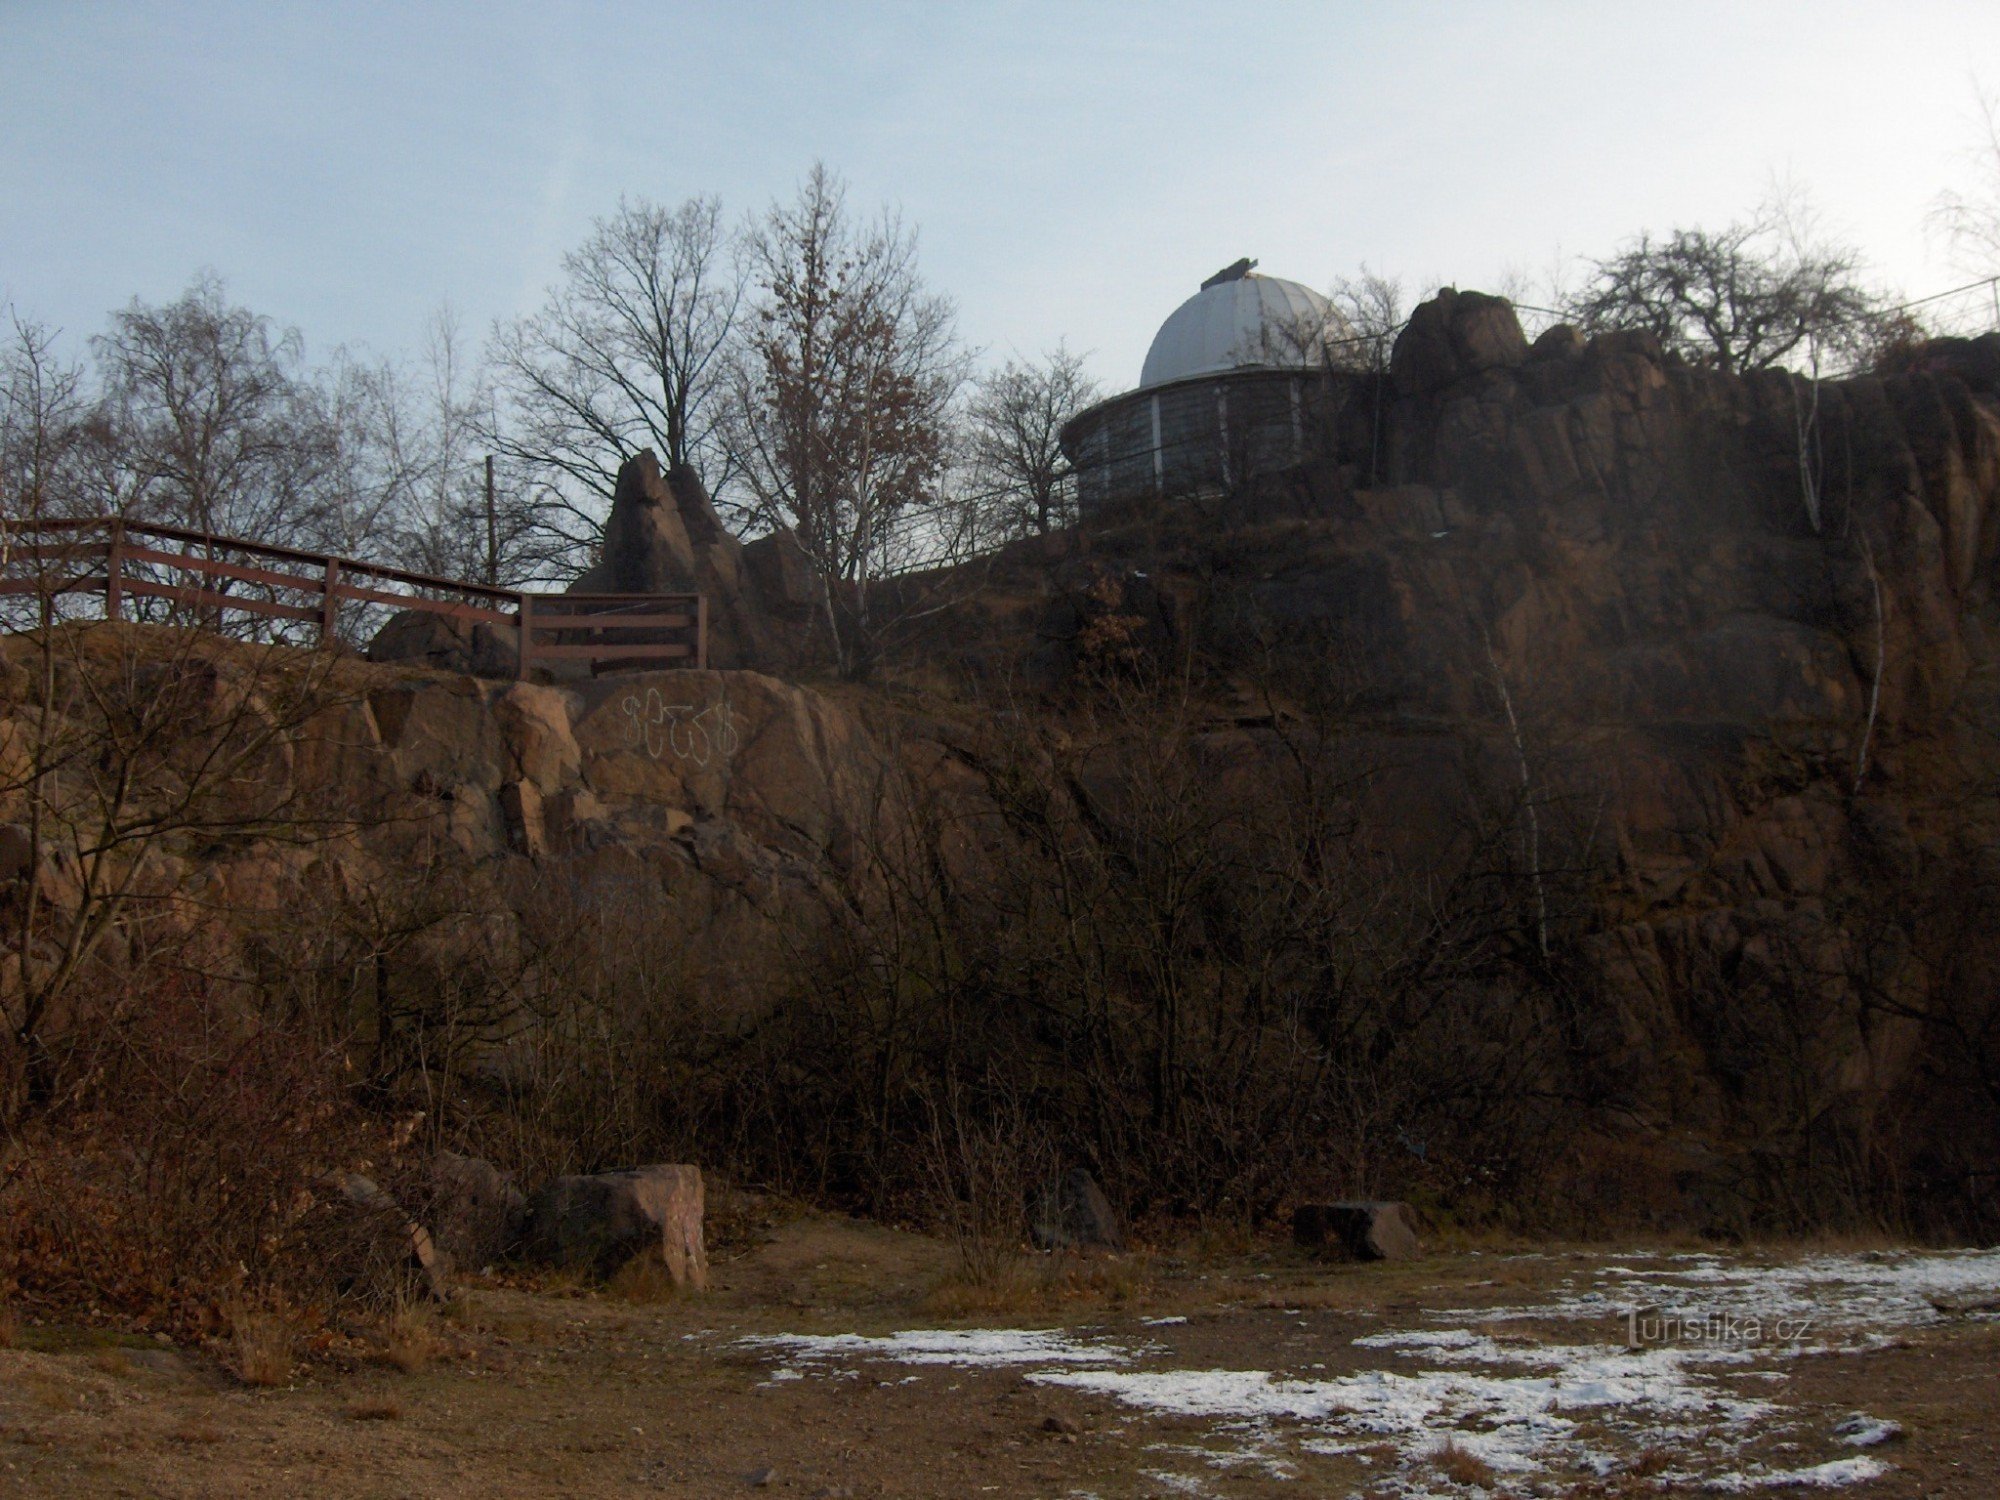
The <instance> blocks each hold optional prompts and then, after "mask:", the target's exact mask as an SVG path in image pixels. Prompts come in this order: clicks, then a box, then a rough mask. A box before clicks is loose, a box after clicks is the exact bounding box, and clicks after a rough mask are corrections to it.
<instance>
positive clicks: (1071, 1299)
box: [923, 1255, 1153, 1318]
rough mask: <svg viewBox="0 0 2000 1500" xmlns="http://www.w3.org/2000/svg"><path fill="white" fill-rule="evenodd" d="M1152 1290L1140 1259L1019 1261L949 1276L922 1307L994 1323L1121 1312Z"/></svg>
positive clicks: (944, 1314)
mask: <svg viewBox="0 0 2000 1500" xmlns="http://www.w3.org/2000/svg"><path fill="white" fill-rule="evenodd" d="M1152 1288H1153V1278H1152V1262H1151V1260H1150V1259H1149V1258H1148V1257H1147V1256H1145V1255H1107V1256H1090V1257H1082V1256H1069V1255H1057V1256H1050V1257H1048V1258H1046V1259H1042V1260H1030V1259H1027V1258H1025V1257H1022V1258H1017V1259H1015V1260H1012V1261H1008V1262H1004V1263H1002V1264H1001V1265H1000V1266H998V1267H996V1268H994V1269H992V1270H990V1271H988V1272H987V1273H986V1274H983V1275H978V1276H974V1275H969V1274H967V1272H966V1271H965V1270H964V1269H963V1268H960V1269H957V1270H954V1271H952V1272H951V1273H950V1274H948V1275H946V1276H945V1277H943V1278H942V1279H941V1280H940V1281H938V1282H937V1284H936V1285H934V1286H933V1287H932V1288H931V1289H930V1291H929V1292H928V1293H927V1294H926V1295H925V1297H924V1304H923V1305H924V1310H925V1311H926V1312H928V1313H932V1314H935V1315H936V1316H938V1317H943V1318H966V1317H995V1316H1002V1315H1019V1314H1032V1313H1043V1312H1048V1311H1050V1310H1051V1309H1054V1308H1058V1307H1063V1306H1067V1305H1071V1304H1075V1303H1085V1304H1096V1305H1099V1306H1107V1307H1122V1306H1125V1305H1126V1304H1128V1303H1132V1302H1138V1301H1141V1300H1143V1299H1144V1298H1145V1297H1146V1296H1147V1295H1148V1293H1150V1292H1151V1291H1152Z"/></svg>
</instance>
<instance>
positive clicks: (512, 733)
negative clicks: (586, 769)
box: [493, 682, 583, 794]
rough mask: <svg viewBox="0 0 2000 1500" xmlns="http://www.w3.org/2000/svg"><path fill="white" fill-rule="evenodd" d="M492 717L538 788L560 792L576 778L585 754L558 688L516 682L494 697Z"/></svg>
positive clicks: (524, 772)
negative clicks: (578, 746) (571, 725)
mask: <svg viewBox="0 0 2000 1500" xmlns="http://www.w3.org/2000/svg"><path fill="white" fill-rule="evenodd" d="M493 718H494V720H495V721H496V722H497V723H498V724H499V726H500V737H501V739H502V741H503V742H504V743H505V744H506V746H507V754H508V756H509V757H510V758H511V759H512V760H513V762H514V764H515V765H516V766H517V767H518V768H519V769H520V774H521V775H522V776H523V777H524V778H526V779H527V780H529V781H532V782H533V783H534V784H535V789H536V790H537V791H540V792H542V793H545V794H546V793H549V792H556V791H560V790H562V789H563V788H564V787H566V786H570V785H572V784H573V783H574V782H575V781H576V777H577V771H578V769H579V767H580V766H581V765H582V763H583V755H582V752H581V751H579V750H578V749H577V746H576V736H575V735H574V734H573V733H572V732H571V729H570V721H569V704H568V702H567V700H566V699H565V698H564V697H563V694H562V692H561V691H560V690H559V689H556V688H548V687H537V686H534V685H533V684H531V683H526V682H517V683H515V684H514V685H513V686H512V687H509V688H506V689H504V690H503V691H502V692H501V693H500V695H499V696H498V697H497V698H495V699H494V701H493Z"/></svg>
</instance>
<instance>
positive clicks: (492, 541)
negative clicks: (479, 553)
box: [486, 453, 500, 588]
mask: <svg viewBox="0 0 2000 1500" xmlns="http://www.w3.org/2000/svg"><path fill="white" fill-rule="evenodd" d="M499 582H500V522H499V519H498V517H497V516H496V515H495V513H494V508H493V455H492V454H490V453H489V454H487V455H486V586H487V587H488V588H494V587H497V586H498V585H499Z"/></svg>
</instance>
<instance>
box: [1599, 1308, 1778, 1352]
mask: <svg viewBox="0 0 2000 1500" xmlns="http://www.w3.org/2000/svg"><path fill="white" fill-rule="evenodd" d="M1812 1326H1813V1320H1812V1319H1811V1318H1765V1317H1760V1316H1758V1315H1757V1314H1755V1313H1720V1312H1712V1313H1707V1314H1703V1315H1701V1316H1698V1317H1690V1316H1688V1315H1686V1314H1683V1313H1663V1312H1653V1311H1649V1310H1642V1309H1639V1308H1636V1307H1635V1308H1633V1309H1631V1310H1630V1311H1628V1312H1627V1313H1626V1314H1625V1343H1626V1346H1627V1347H1628V1348H1632V1349H1639V1348H1643V1347H1645V1346H1646V1345H1648V1344H1796V1343H1799V1342H1800V1341H1801V1340H1803V1339H1805V1338H1807V1337H1808V1336H1810V1335H1811V1333H1812Z"/></svg>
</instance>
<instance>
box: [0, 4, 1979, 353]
mask: <svg viewBox="0 0 2000 1500" xmlns="http://www.w3.org/2000/svg"><path fill="white" fill-rule="evenodd" d="M1982 69H1983V70H1984V72H1983V78H1984V82H1985V85H1986V87H1987V88H1988V89H1989V90H1992V89H2000V0H1968V3H1945V0H1932V3H1925V0H1894V3H1891V0H1874V3H1868V4H1836V3H1827V0H1820V3H1815V4H1790V3H1775V0H1730V3H1721V4H1710V3H1706V0H1682V3H1676V4H1671V5H1667V4H1645V5H1640V4H1626V3H1611V4H1607V3H1603V0H1593V3H1587V4H1557V3H1541V4H1537V3H1532V0H1516V3H1511V4H1497V3H1495V4H1485V3H1469V0H1468V3H1455V4H1451V3H1439V4H1408V3H1397V4H1391V3H1387V0H1384V3H1379V4H1359V3H1332V0H1324V3H1319V4H1311V3H1304V4H1269V3H1255V0H1223V3H1218V0H1197V3H1187V4H1180V3H1164V0H1150V3H1129V4H1127V3H1116V4H1114V3H1093V0H1067V3H1063V4H1039V3H1019V4H1000V3H990V4H978V3H962V4H961V3H945V0H929V3H921V4H915V3H913V4H893V3H878V4H858V3H850V4H841V3H835V0H818V3H799V4H790V3H760V0H727V3H713V4H711V3H655V4H646V5H638V4H635V5H617V4H586V3H568V4H565V3H559V0H540V3H535V4H511V3H487V4H481V5H477V6H474V5H461V6H444V5H424V4H414V3H408V0H405V3H399V4H393V5H358V4H335V3H325V4H313V5H307V4H289V3H283V0H257V3H252V4H240V5H239V4H227V3H212V4H203V5H167V4H156V5H129V4H116V3H104V0H96V3H80V0H0V300H4V301H8V302H11V303H12V304H13V305H14V307H15V309H16V310H17V311H18V312H19V313H21V314H23V315H26V316H30V317H34V318H38V319H40V320H42V321H45V322H48V323H52V324H55V325H58V326H60V327H61V328H63V329H64V330H66V331H67V332H68V333H69V334H70V335H71V336H72V337H73V338H74V339H75V340H76V347H77V348H78V349H79V350H80V348H81V339H82V338H83V337H84V336H86V335H88V334H90V333H93V332H96V331H98V330H99V329H101V328H102V326H103V324H104V321H105V316H106V314H107V313H108V312H109V311H110V310H111V309H112V308H114V307H118V306H122V305H123V304H125V303H126V302H127V301H129V300H130V299H131V298H133V297H134V296H137V297H141V298H145V299H147V300H165V299H168V298H171V297H172V296H173V295H175V294H176V293H177V292H178V291H179V290H180V289H181V288H182V287H183V286H185V285H186V283H187V282H188V280H189V279H190V277H191V276H192V275H193V274H194V273H195V272H196V271H197V270H198V269H200V268H203V267H209V268H213V269H214V270H215V271H217V272H219V273H220V274H221V275H222V277H223V278H224V279H225V281H226V282H227V284H228V287H229V290H230V292H231V294H232V296H233V297H234V298H235V299H236V300H238V301H240V302H242V303H244V304H246V305H248V306H250V307H252V308H254V309H256V310H257V311H260V312H264V313H267V314H269V315H271V316H272V317H273V318H274V319H276V320H278V321H279V322H281V323H286V324H292V325H296V326H297V327H299V328H300V329H302V330H303V332H304V333H305V335H306V338H307V342H308V347H309V350H311V351H312V352H314V353H316V354H324V353H325V352H327V351H328V350H329V349H330V348H331V347H332V346H333V345H335V344H339V343H348V344H354V345H365V346H367V347H369V348H371V349H373V350H375V351H378V352H380V353H384V354H400V353H403V352H405V351H408V350H410V349H411V348H413V347H414V345H415V343H416V340H417V336H418V332H419V330H420V328H421V327H422V325H423V323H424V321H425V320H426V318H427V317H428V316H429V315H430V313H431V312H432V311H433V310H434V309H435V308H436V307H437V306H438V305H439V304H440V303H443V302H446V301H449V302H450V303H451V304H452V305H453V306H454V307H455V309H456V310H457V311H458V313H459V315H460V317H461V319H462V321H463V322H464V323H465V324H466V325H467V326H468V327H469V328H470V329H472V330H474V331H478V332H481V333H483V331H484V330H485V329H486V328H487V327H488V326H489V325H490V323H491V321H492V320H493V319H494V318H496V317H505V316H508V315H511V314H514V313H518V312H521V311H525V310H527V309H528V308H530V307H531V306H532V305H533V304H534V303H535V302H536V301H537V300H538V299H539V296H540V293H541V290H542V288H543V287H544V286H546V285H547V283H548V282H549V281H550V280H551V278H552V277H554V276H555V275H556V273H557V270H558V263H559V260H560V257H561V255H562V252H563V251H564V250H565V249H566V248H568V247H569V246H571V245H573V244H574V243H575V242H576V241H577V240H579V239H580V238H581V237H582V236H583V235H584V234H585V233H586V231H587V229H588V227H589V223H590V220H591V219H592V218H593V217H594V216H597V215H601V214H603V213H605V212H607V211H608V210H610V209H611V208H612V207H613V206H614V205H615V204H616V202H617V200H618V197H619V195H620V194H621V193H624V194H635V195H636V194H643V195H646V196H649V197H653V198H656V199H662V200H667V201H678V200H680V199H681V198H684V197H687V196H689V195H691V194H696V193H708V192H713V193H718V194H720V195H721V196H722V198H723V200H724V202H725V205H726V206H727V207H728V208H729V209H730V210H732V211H736V212H740V211H748V210H753V209H757V208H760V207H762V206H764V205H766V204H768V202H769V201H770V200H771V199H772V198H773V197H774V196H781V195H788V194H789V193H790V192H791V190H792V188H793V186H794V185H795V184H796V182H797V180H798V178H799V176H800V175H801V173H802V172H803V171H804V170H805V169H806V167H807V166H808V165H809V164H810V163H811V162H812V161H813V159H814V158H816V157H817V158H822V159H824V160H825V161H826V162H827V163H828V164H829V165H830V166H832V167H833V168H835V169H836V170H837V171H839V172H841V173H843V174H844V175H845V176H846V177H847V178H848V180H849V183H850V186H851V193H852V201H854V202H855V203H856V204H857V205H860V206H864V207H865V206H869V205H873V204H876V203H881V202H885V201H886V202H891V203H894V204H895V205H897V206H899V207H900V208H901V210H902V212H903V215H904V217H905V219H906V221H907V222H909V223H911V224H913V225H915V226H917V227H918V228H919V230H920V231H921V243H922V262H923V266H924V268H925V271H926V273H927V275H928V276H929V278H930V279H931V281H932V282H933V284H934V285H935V286H936V287H938V288H939V289H940V290H943V291H945V292H948V293H949V294H951V295H952V296H953V297H954V298H955V299H956V300H957V302H958V305H959V309H960V321H961V328H962V331H963V332H964V334H965V336H966V337H967V338H968V339H969V340H970V341H971V342H972V343H974V344H975V345H977V346H979V347H981V348H983V349H985V350H987V351H989V352H991V353H994V354H1005V353H1008V352H1012V351H1020V352H1023V353H1031V352H1034V351H1036V350H1040V349H1044V348H1046V347H1048V346H1050V345H1052V344H1054V343H1055V341H1056V340H1058V339H1065V338H1066V339H1067V340H1068V341H1069V343H1070V344H1071V346H1072V347H1074V348H1077V349H1081V350H1085V351H1088V352H1089V354H1090V356H1091V363H1092V366H1093V368H1094V370H1095V372H1096V373H1097V374H1098V375H1099V376H1100V377H1101V378H1103V379H1104V380H1105V381H1106V382H1107V383H1108V384H1110V385H1112V386H1114V387H1119V386H1125V385H1129V384H1131V383H1133V382H1134V381H1135V380H1136V378H1137V375H1138V369H1139V363H1140V360H1141V359H1142V357H1143V356H1144V354H1145V350H1146V345H1147V343H1148V342H1149V340H1150V339H1151V337H1152V334H1153V331H1154V330H1155V329H1156V328H1157V327H1158V325H1159V323H1160V322H1161V320H1162V319H1163V318H1165V317H1166V315H1167V314H1168V313H1169V312H1171V311H1172V310H1173V309H1174V307H1175V306H1176V305H1177V304H1178V303H1179V302H1180V301H1181V300H1182V299H1183V298H1185V297H1186V296H1188V295H1189V294H1191V293H1192V292H1193V291H1194V290H1195V287H1196V285H1197V283H1198V282H1199V281H1200V280H1201V279H1202V278H1203V277H1204V276H1206V275H1208V274H1209V273H1210V272H1212V271H1214V270H1215V269H1216V268H1218V267H1219V266H1222V265H1224V264H1226V263H1228V262H1229V261H1231V260H1234V259H1235V258H1236V257H1237V256H1239V255H1252V256H1256V257H1259V258H1260V259H1261V262H1262V269H1263V270H1265V271H1267V272H1270V273H1273V274H1277V275H1283V276H1290V277H1292V278H1295V279H1297V280H1300V281H1304V282H1307V283H1309V284H1312V285H1315V286H1320V287H1324V286H1326V285H1327V284H1328V283H1330V282H1331V281H1332V280H1333V279H1334V278H1335V277H1336V276H1340V275H1347V274H1352V273H1354V272H1355V271H1356V270H1358V269H1359V267H1360V266H1361V265H1362V264H1363V263H1364V262H1365V263H1367V264H1368V265H1369V266H1371V267H1373V268H1375V269H1376V270H1380V271H1385V272H1391V273H1394V274H1398V275H1400V276H1402V277H1404V278H1405V280H1406V281H1408V282H1409V283H1411V284H1413V285H1417V284H1427V285H1436V284H1438V283H1439V282H1451V283H1455V284H1457V285H1459V286H1467V287H1478V286H1482V285H1486V286H1490V285H1493V284H1494V283H1495V282H1496V281H1497V279H1498V278H1499V277H1500V276H1501V275H1502V274H1503V273H1504V272H1505V271H1506V270H1507V269H1508V268H1510V267H1515V268H1521V269H1524V270H1527V271H1529V272H1531V273H1540V272H1542V271H1544V270H1545V268H1546V267H1547V266H1548V265H1549V264H1550V263H1551V261H1552V260H1553V258H1554V257H1555V256H1556V255H1557V254H1558V252H1563V253H1568V254H1572V255H1574V254H1580V253H1603V252H1605V251H1607V250H1609V249H1610V248H1612V247H1613V246H1614V245H1615V244H1616V243H1617V242H1618V241H1619V240H1621V239H1622V238H1624V237H1626V236H1627V235H1629V234H1631V233H1633V232H1635V231H1637V230H1639V229H1642V228H1653V229H1664V228H1667V227H1670V226H1673V225H1681V224H1692V223H1701V224H1709V225H1718V224H1721V223H1723V222H1725V221H1727V220H1728V219H1729V218H1731V217H1732V216H1735V215H1740V214H1742V213H1743V212H1745V211H1746V210H1747V209H1749V208H1750V207H1752V206H1753V205H1754V204H1755V202H1756V201H1757V200H1758V198H1759V197H1760V196H1761V195H1762V194H1763V192H1764V191H1765V189H1766V187H1767V185H1768V183H1769V181H1770V180H1771V178H1772V176H1773V174H1782V175H1787V176H1789V177H1790V178H1791V179H1792V180H1793V181H1794V182H1796V183H1798V184H1800V185H1802V186H1803V187H1805V188H1806V189H1808V190H1809V191H1810V193H1811V194H1812V196H1813V198H1814V199H1815V201H1816V202H1817V204H1818V206H1819V208H1820V210H1821V212H1822V215H1823V217H1824V220H1825V223H1826V226H1827V227H1828V228H1829V229H1830V230H1831V231H1833V232H1835V233H1837V234H1839V235H1841V236H1844V237H1846V238H1847V239H1849V240H1851V241H1852V242H1853V243H1854V244H1856V245H1857V246H1859V247H1860V248H1861V250H1862V251H1863V252H1864V253H1865V255H1866V256H1867V257H1868V259H1869V261H1870V263H1871V266H1872V268H1873V271H1874V273H1875V274H1876V276H1877V277H1878V278H1879V279H1880V281H1882V282H1883V283H1884V284H1887V285H1892V286H1895V287H1898V288H1901V289H1903V290H1904V291H1906V292H1907V293H1908V294H1910V295H1917V294H1919V293H1923V292H1929V291H1934V290H1938V289H1941V288H1943V287H1947V286H1951V285H1954V284H1956V283H1957V282H1958V281H1961V280H1964V279H1966V278H1965V277H1964V276H1963V275H1962V274H1960V273H1959V272H1958V270H1957V269H1956V268H1954V267H1953V266H1952V265H1951V264H1950V263H1949V262H1948V260H1947V258H1946V256H1945V254H1944V249H1943V247H1942V246H1940V245H1937V244H1934V243H1931V242H1929V241H1928V240H1927V239H1926V236H1925V232H1924V214H1925V210H1926V208H1927V207H1928V206H1929V204H1930V202H1931V200H1932V199H1933V198H1934V197H1935V195H1936V194H1937V192H1938V191H1939V190H1940V189H1941V188H1943V187H1945V186H1947V185H1948V184H1950V183H1951V182H1953V181H1957V180H1963V179H1964V177H1965V174H1966V172H1967V170H1968V169H1967V168H1966V166H1965V164H1964V163H1963V162H1962V161H1960V160H1959V159H1957V154H1958V153H1960V152H1962V151H1964V150H1965V149H1967V148H1968V147H1969V146H1970V145H1971V144H1972V142H1973V138H1974V105H1973V80H1974V75H1975V72H1977V71H1979V70H1982Z"/></svg>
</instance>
